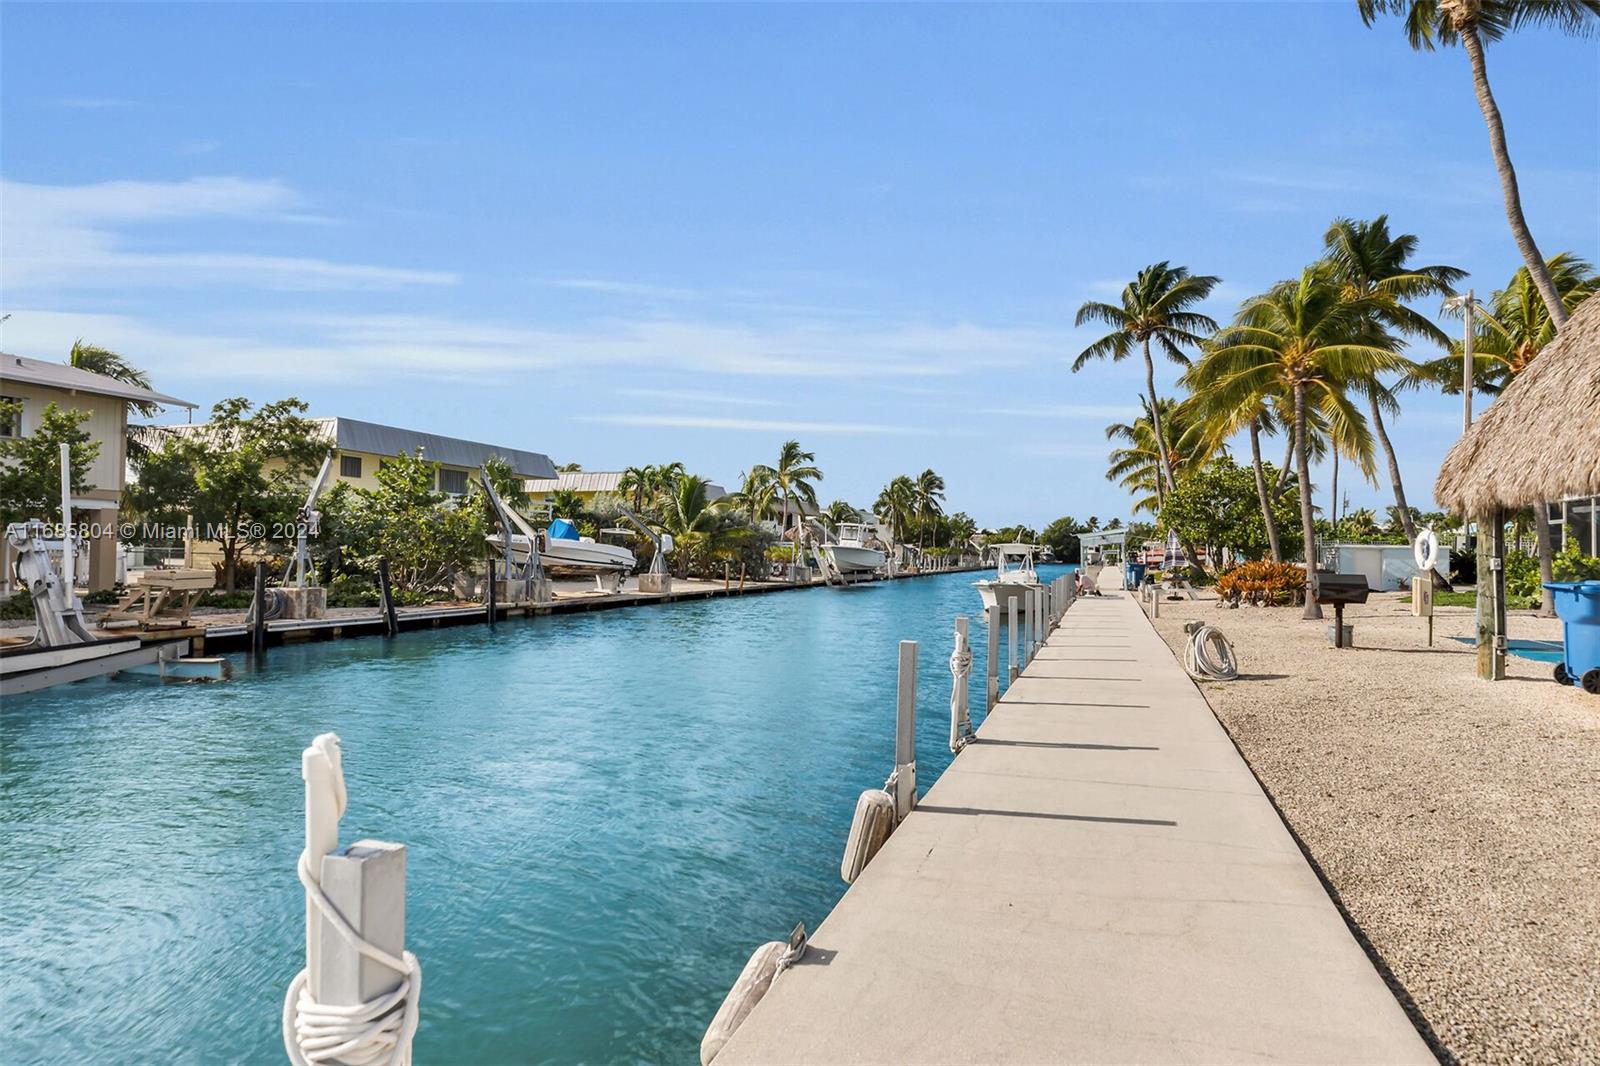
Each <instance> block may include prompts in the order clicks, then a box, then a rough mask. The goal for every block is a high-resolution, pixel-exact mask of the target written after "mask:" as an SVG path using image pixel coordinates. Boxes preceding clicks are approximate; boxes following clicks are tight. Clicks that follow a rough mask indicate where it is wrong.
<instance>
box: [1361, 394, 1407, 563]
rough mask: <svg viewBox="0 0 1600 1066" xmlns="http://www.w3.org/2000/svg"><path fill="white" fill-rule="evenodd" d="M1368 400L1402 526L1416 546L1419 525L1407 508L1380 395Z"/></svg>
mask: <svg viewBox="0 0 1600 1066" xmlns="http://www.w3.org/2000/svg"><path fill="white" fill-rule="evenodd" d="M1367 400H1368V402H1369V403H1370V404H1371V405H1372V428H1373V430H1374V431H1375V432H1376V433H1377V435H1378V443H1379V444H1381V445H1383V454H1384V455H1385V456H1387V457H1388V459H1389V482H1390V484H1392V485H1393V486H1394V505H1395V508H1396V509H1397V510H1399V512H1400V525H1401V527H1402V528H1403V529H1404V530H1405V531H1406V540H1408V541H1410V542H1411V543H1412V544H1415V543H1416V542H1417V524H1416V523H1415V522H1413V521H1412V520H1411V508H1410V507H1408V506H1406V487H1405V485H1404V484H1403V483H1402V482H1401V481H1400V461H1399V460H1398V459H1396V458H1395V454H1394V445H1393V444H1391V443H1389V431H1388V430H1386V429H1384V428H1383V415H1382V413H1380V412H1379V410H1378V394H1377V393H1376V392H1373V393H1369V394H1368V396H1367Z"/></svg>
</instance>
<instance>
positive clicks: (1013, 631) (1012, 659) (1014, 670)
mask: <svg viewBox="0 0 1600 1066" xmlns="http://www.w3.org/2000/svg"><path fill="white" fill-rule="evenodd" d="M1021 672H1022V664H1021V663H1019V662H1018V661H1017V598H1016V597H1015V596H1012V597H1011V598H1010V599H1008V600H1006V687H1007V688H1010V687H1011V683H1012V682H1013V681H1015V680H1016V679H1017V675H1018V674H1020V673H1021Z"/></svg>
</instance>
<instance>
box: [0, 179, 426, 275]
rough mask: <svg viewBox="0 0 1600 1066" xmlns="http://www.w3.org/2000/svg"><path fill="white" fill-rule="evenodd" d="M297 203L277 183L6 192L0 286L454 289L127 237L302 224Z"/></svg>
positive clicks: (320, 262) (2, 185) (392, 271)
mask: <svg viewBox="0 0 1600 1066" xmlns="http://www.w3.org/2000/svg"><path fill="white" fill-rule="evenodd" d="M300 206H301V198H300V197H299V196H298V194H296V193H295V192H294V191H293V190H292V189H290V188H289V187H288V186H287V185H285V184H283V183H282V182H279V181H255V180H246V179H243V178H228V177H222V178H192V179H190V180H187V181H178V182H139V181H111V182H102V183H99V184H94V185H31V184H25V183H22V182H14V181H3V182H0V208H3V216H0V236H3V238H4V244H5V249H6V254H5V257H4V261H3V262H0V285H3V286H4V288H5V290H6V291H7V292H8V293H12V294H14V293H17V292H25V291H34V292H37V291H52V292H63V291H81V290H102V289H125V288H132V287H151V286H178V285H214V284H233V285H251V286H257V287H261V288H269V289H348V288H396V287H400V286H405V285H448V284H453V283H454V282H455V281H456V280H457V278H456V276H455V275H453V274H449V273H445V272H441V271H431V270H410V269H405V268H397V267H386V266H368V265H363V264H353V263H337V262H331V261H329V260H325V259H319V258H314V257H307V256H280V255H256V254H252V253H248V252H231V251H176V252H174V251H141V250H140V249H139V248H138V247H137V246H135V245H134V244H133V243H132V242H131V240H130V235H131V234H130V231H135V230H137V229H138V227H140V226H141V225H147V224H150V223H155V222H172V221H176V220H191V221H192V220H201V219H230V218H231V219H240V218H243V219H255V220H261V221H266V222H285V221H303V220H304V219H305V216H304V214H296V213H294V212H295V211H296V209H298V208H299V207H300Z"/></svg>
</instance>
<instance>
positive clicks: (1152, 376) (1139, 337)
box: [1072, 262, 1222, 506]
mask: <svg viewBox="0 0 1600 1066" xmlns="http://www.w3.org/2000/svg"><path fill="white" fill-rule="evenodd" d="M1221 280H1222V279H1221V278H1217V277H1212V276H1211V275H1209V274H1201V275H1191V274H1190V273H1189V268H1188V267H1181V266H1180V267H1175V266H1171V265H1169V264H1168V263H1166V262H1160V263H1156V264H1154V265H1152V266H1147V267H1145V268H1144V269H1143V270H1141V271H1139V276H1138V277H1136V278H1134V279H1133V281H1131V282H1129V283H1128V285H1127V286H1126V287H1124V288H1123V290H1122V306H1120V307H1118V306H1117V305H1115V304H1108V303H1101V302H1099V301H1096V300H1090V301H1088V302H1087V303H1085V304H1084V305H1083V306H1082V307H1079V308H1078V317H1077V321H1076V324H1077V325H1079V326H1082V325H1084V324H1085V323H1088V322H1100V323H1103V324H1105V325H1107V326H1110V327H1111V332H1110V333H1108V334H1106V335H1105V336H1104V337H1101V338H1100V339H1099V340H1097V341H1095V342H1094V343H1093V344H1091V345H1089V347H1087V348H1085V349H1084V350H1083V351H1082V352H1080V353H1079V354H1078V358H1077V359H1075V360H1073V363H1072V372H1073V373H1074V374H1076V373H1077V372H1078V371H1080V370H1082V369H1083V368H1084V366H1086V365H1087V364H1088V362H1089V360H1091V359H1100V358H1102V357H1105V356H1110V357H1111V360H1112V362H1121V361H1122V360H1123V359H1125V358H1127V357H1128V355H1129V354H1130V353H1131V352H1132V351H1133V350H1134V347H1135V346H1136V345H1137V346H1138V347H1139V348H1141V349H1142V351H1143V353H1144V382H1145V399H1146V400H1147V401H1148V403H1149V406H1148V407H1147V408H1146V410H1147V411H1149V412H1150V415H1151V418H1152V420H1153V422H1152V428H1153V430H1154V432H1155V439H1156V443H1157V448H1156V455H1157V459H1158V464H1157V466H1158V468H1157V471H1156V474H1157V476H1156V502H1157V506H1159V505H1160V504H1161V502H1162V501H1164V500H1165V498H1166V493H1168V492H1171V491H1172V490H1173V489H1174V488H1175V487H1177V482H1176V481H1174V480H1173V476H1172V468H1171V466H1170V465H1169V464H1168V462H1167V458H1166V456H1167V445H1168V443H1169V442H1170V438H1169V437H1168V436H1167V434H1166V432H1165V430H1164V429H1163V427H1162V424H1161V415H1162V411H1161V404H1160V403H1159V402H1158V398H1157V396H1156V365H1155V362H1154V360H1153V358H1152V357H1151V354H1150V345H1151V343H1152V342H1154V344H1155V346H1156V347H1158V348H1160V349H1161V354H1163V355H1165V356H1166V357H1167V358H1168V359H1170V360H1171V361H1172V362H1174V363H1177V364H1178V365H1180V366H1188V365H1189V357H1188V356H1187V355H1185V354H1184V353H1183V349H1184V348H1185V347H1193V348H1198V347H1200V346H1201V345H1202V344H1203V343H1204V339H1203V338H1204V337H1205V336H1207V335H1210V334H1211V333H1214V332H1216V329H1217V324H1216V322H1214V321H1213V320H1212V319H1211V318H1209V317H1208V316H1206V315H1202V314H1198V313H1196V312H1193V311H1190V310H1189V308H1191V307H1193V306H1194V305H1196V304H1198V303H1200V302H1201V301H1202V300H1204V299H1205V298H1206V297H1208V296H1210V295H1211V290H1212V289H1214V288H1216V287H1217V285H1218V283H1220V282H1221Z"/></svg>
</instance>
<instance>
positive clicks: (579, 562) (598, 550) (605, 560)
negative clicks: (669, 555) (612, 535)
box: [513, 537, 634, 572]
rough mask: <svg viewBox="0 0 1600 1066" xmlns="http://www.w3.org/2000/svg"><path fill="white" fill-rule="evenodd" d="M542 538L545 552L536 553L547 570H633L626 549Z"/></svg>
mask: <svg viewBox="0 0 1600 1066" xmlns="http://www.w3.org/2000/svg"><path fill="white" fill-rule="evenodd" d="M543 539H544V549H543V550H542V551H540V552H539V562H540V564H541V565H542V566H544V567H545V568H547V569H552V568H555V569H566V570H584V571H590V572H597V571H602V570H620V571H627V570H632V569H633V564H634V558H633V552H631V551H629V550H628V549H627V548H622V547H618V546H617V545H615V544H596V543H592V542H590V541H584V540H558V539H556V538H555V537H545V538H543ZM513 550H515V549H514V548H513Z"/></svg>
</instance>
